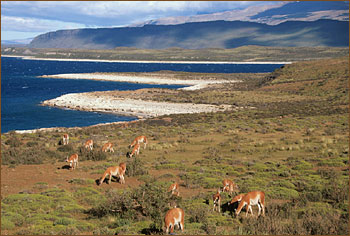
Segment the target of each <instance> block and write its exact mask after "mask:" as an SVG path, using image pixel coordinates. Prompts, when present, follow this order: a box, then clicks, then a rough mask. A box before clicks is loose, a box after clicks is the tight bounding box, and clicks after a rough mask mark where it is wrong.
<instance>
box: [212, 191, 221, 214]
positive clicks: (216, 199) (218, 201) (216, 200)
mask: <svg viewBox="0 0 350 236" xmlns="http://www.w3.org/2000/svg"><path fill="white" fill-rule="evenodd" d="M220 193H221V189H218V191H217V192H216V193H215V194H213V211H215V209H216V210H217V211H218V212H220V207H221V195H220Z"/></svg>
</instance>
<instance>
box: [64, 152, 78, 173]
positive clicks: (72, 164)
mask: <svg viewBox="0 0 350 236" xmlns="http://www.w3.org/2000/svg"><path fill="white" fill-rule="evenodd" d="M66 162H69V166H70V167H71V170H74V169H75V168H77V167H78V154H76V153H75V154H72V155H71V156H70V157H69V158H68V156H67V159H66Z"/></svg>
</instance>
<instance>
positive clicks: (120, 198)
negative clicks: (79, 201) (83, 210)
mask: <svg viewBox="0 0 350 236" xmlns="http://www.w3.org/2000/svg"><path fill="white" fill-rule="evenodd" d="M166 190H167V186H166V185H165V184H161V183H159V182H147V183H145V184H144V185H141V186H140V187H139V188H136V189H132V190H124V191H123V193H122V194H121V193H120V191H109V192H107V193H106V199H107V200H106V201H104V202H103V203H101V204H100V205H99V206H97V207H94V208H91V209H90V210H88V211H87V213H88V214H90V215H93V216H96V217H103V216H105V215H115V216H117V217H120V218H123V219H133V220H140V219H142V218H143V217H149V218H150V219H151V220H152V222H153V223H154V228H155V229H157V230H162V224H163V217H164V214H165V212H166V211H167V210H168V209H169V207H168V202H169V201H170V197H171V196H169V194H168V192H167V191H166ZM180 200H181V199H178V203H177V206H179V205H180V204H179V203H180V202H179V201H180Z"/></svg>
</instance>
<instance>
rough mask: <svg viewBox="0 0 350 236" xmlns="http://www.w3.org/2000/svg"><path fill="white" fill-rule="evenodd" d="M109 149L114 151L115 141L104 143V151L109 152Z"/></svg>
mask: <svg viewBox="0 0 350 236" xmlns="http://www.w3.org/2000/svg"><path fill="white" fill-rule="evenodd" d="M107 151H109V152H114V149H113V143H109V142H108V143H106V144H104V145H103V147H102V152H107Z"/></svg>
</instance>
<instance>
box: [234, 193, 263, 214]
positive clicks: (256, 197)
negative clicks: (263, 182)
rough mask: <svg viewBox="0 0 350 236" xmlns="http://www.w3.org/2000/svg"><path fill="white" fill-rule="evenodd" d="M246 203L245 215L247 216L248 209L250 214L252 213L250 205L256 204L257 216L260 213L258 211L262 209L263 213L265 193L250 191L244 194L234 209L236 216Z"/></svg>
mask: <svg viewBox="0 0 350 236" xmlns="http://www.w3.org/2000/svg"><path fill="white" fill-rule="evenodd" d="M245 205H247V208H246V210H247V212H246V214H245V215H246V216H248V212H249V211H250V212H251V214H252V215H253V209H252V206H254V205H258V207H259V212H258V216H259V215H260V212H261V210H262V214H263V215H265V193H264V192H262V191H252V192H249V193H247V194H246V195H244V197H243V198H242V200H241V202H240V203H239V205H238V208H237V211H236V216H238V215H239V213H240V212H241V210H242V208H243V207H244V206H245Z"/></svg>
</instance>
